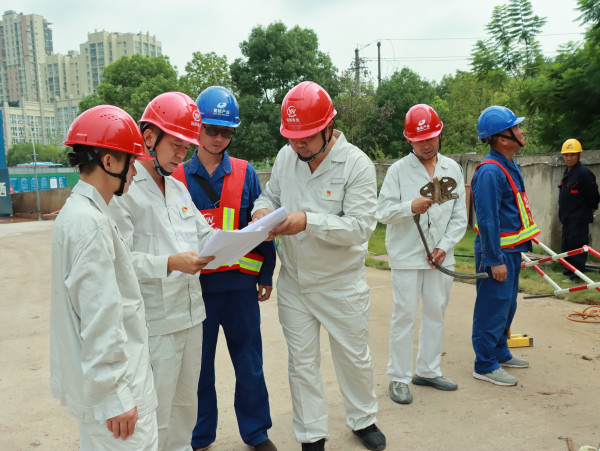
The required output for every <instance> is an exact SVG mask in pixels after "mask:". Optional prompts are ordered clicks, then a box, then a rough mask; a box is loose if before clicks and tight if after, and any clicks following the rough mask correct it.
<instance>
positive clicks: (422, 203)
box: [410, 196, 435, 215]
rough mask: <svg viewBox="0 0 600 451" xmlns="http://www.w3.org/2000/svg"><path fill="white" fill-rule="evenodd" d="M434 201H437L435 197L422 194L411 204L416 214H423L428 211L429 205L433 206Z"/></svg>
mask: <svg viewBox="0 0 600 451" xmlns="http://www.w3.org/2000/svg"><path fill="white" fill-rule="evenodd" d="M434 203H435V201H434V200H433V199H430V198H428V197H424V196H421V197H417V198H416V199H415V200H413V201H412V203H411V204H410V209H411V211H412V212H413V213H414V214H416V215H422V214H423V213H427V210H429V207H431V206H432V205H433V204H434Z"/></svg>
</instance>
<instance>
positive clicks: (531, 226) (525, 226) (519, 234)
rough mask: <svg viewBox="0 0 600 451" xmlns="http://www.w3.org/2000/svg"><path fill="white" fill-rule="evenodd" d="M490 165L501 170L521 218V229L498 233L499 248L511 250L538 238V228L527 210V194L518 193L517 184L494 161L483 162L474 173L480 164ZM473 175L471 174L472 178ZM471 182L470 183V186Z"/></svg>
mask: <svg viewBox="0 0 600 451" xmlns="http://www.w3.org/2000/svg"><path fill="white" fill-rule="evenodd" d="M487 163H492V164H495V165H496V166H498V167H499V168H500V169H502V172H504V175H505V176H506V179H507V180H508V183H509V184H510V187H511V188H512V191H513V193H514V195H515V202H516V203H517V207H518V209H519V217H520V218H521V228H520V229H519V230H517V231H515V232H502V231H501V232H500V247H501V248H509V249H512V248H514V247H515V246H516V245H518V244H521V243H524V242H525V241H529V240H531V239H533V238H534V237H536V236H538V235H539V234H540V233H541V232H540V229H539V228H538V226H537V224H536V223H535V222H534V221H533V216H532V214H531V210H530V209H529V199H528V198H527V193H526V192H525V190H523V192H522V193H520V192H519V189H518V188H517V184H516V183H515V181H514V180H513V178H512V177H511V176H510V174H509V173H508V171H507V170H506V169H505V168H504V166H502V165H501V164H500V163H498V162H497V161H496V160H492V159H488V160H483V161H482V162H481V163H480V164H479V165H477V167H476V168H475V171H477V169H479V166H481V165H482V164H487ZM474 175H475V173H473V176H474ZM472 184H473V182H472V181H471V185H472ZM474 229H475V231H476V232H477V233H478V234H479V229H478V228H477V224H475V226H474Z"/></svg>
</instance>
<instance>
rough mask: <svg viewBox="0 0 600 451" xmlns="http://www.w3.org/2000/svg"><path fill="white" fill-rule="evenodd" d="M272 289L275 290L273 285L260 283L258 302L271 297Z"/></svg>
mask: <svg viewBox="0 0 600 451" xmlns="http://www.w3.org/2000/svg"><path fill="white" fill-rule="evenodd" d="M271 291H273V287H272V286H271V285H259V286H258V302H263V301H266V300H267V299H269V298H270V297H271Z"/></svg>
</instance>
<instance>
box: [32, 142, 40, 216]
mask: <svg viewBox="0 0 600 451" xmlns="http://www.w3.org/2000/svg"><path fill="white" fill-rule="evenodd" d="M31 144H33V176H34V177H35V198H36V200H37V214H38V221H41V220H42V212H41V208H40V182H39V180H38V176H37V154H36V153H35V139H33V136H32V139H31Z"/></svg>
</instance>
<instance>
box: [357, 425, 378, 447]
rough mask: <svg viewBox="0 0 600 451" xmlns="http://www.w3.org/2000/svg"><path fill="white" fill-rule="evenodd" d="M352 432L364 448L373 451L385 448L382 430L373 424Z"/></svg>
mask: <svg viewBox="0 0 600 451" xmlns="http://www.w3.org/2000/svg"><path fill="white" fill-rule="evenodd" d="M352 432H353V433H354V435H356V436H357V437H358V439H359V440H360V442H361V443H362V444H363V445H364V447H365V448H367V449H370V450H373V451H381V450H384V449H385V435H383V432H381V431H380V430H379V428H378V427H377V426H375V424H372V425H371V426H367V427H366V428H364V429H359V430H357V431H352Z"/></svg>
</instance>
